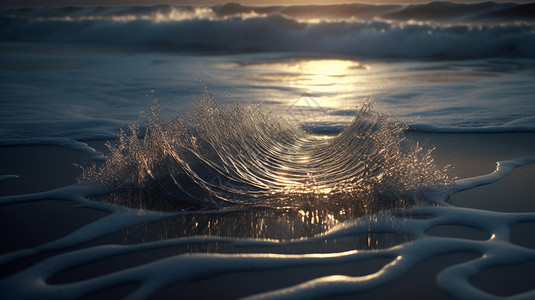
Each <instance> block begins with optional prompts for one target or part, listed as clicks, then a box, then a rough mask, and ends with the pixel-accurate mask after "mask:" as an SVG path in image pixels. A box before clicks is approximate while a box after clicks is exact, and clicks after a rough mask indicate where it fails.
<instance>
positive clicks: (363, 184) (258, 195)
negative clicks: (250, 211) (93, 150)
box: [81, 88, 451, 209]
mask: <svg viewBox="0 0 535 300" xmlns="http://www.w3.org/2000/svg"><path fill="white" fill-rule="evenodd" d="M159 112H160V108H159V106H158V105H155V107H153V109H152V113H151V115H150V116H149V117H147V129H146V131H145V133H144V138H139V137H138V136H139V135H140V126H139V125H138V124H137V123H134V124H133V125H131V126H130V133H127V132H123V131H121V132H120V134H119V139H118V141H117V143H115V144H111V143H108V148H109V150H110V152H111V153H110V155H109V158H108V159H107V161H106V162H105V163H104V164H103V165H102V166H100V167H96V166H93V167H91V168H89V169H86V170H85V171H84V173H83V175H82V177H81V178H82V179H83V180H96V181H99V182H101V183H103V184H105V185H108V186H111V187H112V188H114V189H115V190H121V191H130V192H132V191H142V193H149V194H154V193H156V195H157V196H158V197H163V198H165V199H167V200H170V201H175V202H176V201H178V202H182V203H184V204H193V205H195V206H201V207H207V206H208V207H210V206H225V205H228V204H240V205H256V206H277V207H280V206H292V207H296V206H301V205H303V204H311V203H312V204H314V203H323V204H325V202H327V201H328V202H330V203H333V202H336V203H348V202H351V201H353V202H354V201H361V202H362V203H361V204H362V207H364V208H366V207H367V208H369V209H373V208H374V207H382V208H391V207H403V206H405V205H407V204H414V203H417V202H421V201H425V200H427V199H424V198H423V196H422V195H423V193H422V191H424V190H426V193H427V192H429V190H430V189H431V190H435V189H439V188H440V187H443V186H444V185H446V184H448V183H451V179H450V178H449V177H448V176H447V175H446V174H447V173H446V172H445V171H444V170H440V169H438V168H437V167H436V166H435V165H434V163H433V158H432V156H431V151H432V150H425V149H423V148H422V147H421V146H420V145H419V144H418V143H416V142H413V141H411V140H408V139H406V138H405V137H404V135H403V131H404V130H405V129H406V126H405V125H404V124H402V123H394V122H391V120H390V119H389V118H388V117H387V116H385V115H382V114H380V113H378V112H376V111H374V110H373V107H372V105H371V104H370V103H366V104H364V105H363V106H362V108H361V109H360V111H359V112H358V114H357V115H356V117H355V120H354V121H353V123H352V124H351V125H350V126H349V127H348V128H346V129H345V130H343V131H342V132H341V133H340V134H338V135H337V136H334V137H332V136H318V135H314V134H311V133H308V132H306V131H304V130H302V129H301V128H299V127H298V125H296V124H293V123H291V122H288V121H287V120H285V119H284V118H282V117H276V116H273V115H271V114H269V113H266V112H263V111H262V110H261V108H260V107H258V106H247V105H240V104H236V105H230V106H220V105H218V104H217V103H216V101H215V100H214V97H213V96H212V94H211V93H210V92H209V90H208V89H207V88H205V94H204V96H203V97H202V99H201V100H200V102H199V103H198V105H197V106H196V107H194V108H193V110H192V112H191V113H190V114H187V115H181V116H178V117H175V118H173V119H172V120H171V121H168V122H165V121H163V120H162V119H161V118H160V116H159ZM427 194H428V193H427ZM141 198H143V197H141ZM355 199H358V200H355ZM134 205H138V204H134Z"/></svg>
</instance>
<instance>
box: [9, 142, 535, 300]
mask: <svg viewBox="0 0 535 300" xmlns="http://www.w3.org/2000/svg"><path fill="white" fill-rule="evenodd" d="M408 136H409V137H410V138H413V139H416V140H418V141H420V142H421V143H424V144H428V145H433V146H435V147H436V150H435V152H434V156H435V159H436V162H437V163H438V164H439V165H441V166H444V165H446V164H451V165H452V166H453V171H452V175H453V176H455V177H458V178H466V177H472V176H477V175H483V174H486V173H490V172H492V171H493V170H494V169H495V166H496V161H499V160H510V159H515V158H520V157H524V156H535V134H532V133H499V134H448V133H440V134H439V133H434V134H427V133H408ZM88 144H90V145H91V146H93V147H95V148H96V149H97V150H103V148H104V147H103V142H102V141H96V142H88ZM0 161H1V163H0V175H17V176H18V178H14V179H8V180H4V181H0V196H6V195H16V194H26V193H35V192H41V191H47V190H51V189H55V188H59V187H62V186H66V185H69V184H73V183H75V182H76V178H77V177H78V176H79V175H80V174H81V169H80V168H79V167H77V166H75V165H74V164H78V165H81V166H88V165H90V164H92V161H91V158H90V156H89V155H88V154H86V153H83V152H80V151H77V150H72V149H68V148H63V147H57V146H12V147H0ZM534 179H535V165H527V166H523V167H520V168H518V169H517V170H515V171H513V172H512V173H511V174H510V175H509V176H507V177H506V178H504V179H502V180H501V181H498V182H496V183H494V184H490V185H486V186H481V187H477V188H474V189H471V190H467V191H463V192H460V193H457V194H454V195H452V197H451V200H450V202H451V203H452V204H453V205H456V206H461V207H470V208H475V209H483V210H491V211H504V212H534V211H535V196H534V195H535V186H534V185H533V180H534ZM106 214H107V213H106V212H102V211H96V210H93V209H87V208H82V207H77V206H76V205H75V204H73V203H70V202H67V201H57V200H55V199H50V201H40V202H30V203H24V204H12V205H5V206H0V228H2V229H1V232H0V239H1V240H2V241H4V242H3V243H2V245H1V246H0V254H2V253H7V252H10V251H14V250H17V249H24V248H31V247H34V246H37V245H39V244H42V243H45V242H48V241H52V240H54V239H57V238H59V237H61V236H64V235H66V234H68V233H69V232H72V231H74V230H75V229H77V228H80V227H82V226H83V225H85V224H89V223H90V222H92V221H94V220H96V219H98V218H101V217H103V216H105V215H106ZM463 230H466V228H465V229H463V228H462V227H461V228H459V227H454V226H452V227H450V228H441V229H440V230H436V231H435V232H433V233H428V234H432V235H438V236H441V235H443V236H464V238H469V239H481V237H480V236H479V235H478V234H477V233H470V232H463ZM533 232H535V224H532V223H524V224H517V225H515V226H513V227H512V228H511V242H513V243H515V244H518V245H521V246H524V247H528V248H535V239H534V238H533ZM124 238H125V237H124V236H123V234H122V233H117V234H113V235H111V236H108V237H106V238H105V239H103V240H100V241H96V242H95V243H97V244H99V243H118V244H121V243H123V242H124ZM130 238H132V237H130ZM134 239H135V238H134ZM143 239H145V237H143ZM86 246H87V245H86ZM339 247H340V245H338V246H336V247H335V248H336V250H341V249H342V248H340V249H339ZM348 247H349V246H348ZM261 250H262V249H259V251H261ZM310 250H311V251H314V250H313V248H311V249H310ZM333 250H334V248H333ZM227 251H233V250H232V249H230V250H227ZM267 251H269V249H268V250H267ZM50 255H54V254H53V253H49V254H44V255H42V256H39V257H34V258H32V259H30V260H28V259H26V260H24V261H16V262H13V263H10V264H9V266H4V267H3V268H1V269H3V270H2V272H0V278H4V277H6V276H9V274H12V273H13V272H16V271H17V270H20V269H22V268H24V266H26V265H28V264H32V263H35V262H36V261H38V260H40V259H44V258H46V257H49V256H50ZM147 255H148V256H149V258H147V257H146V256H147ZM151 255H152V256H153V257H152V258H151V257H150V256H151ZM165 255H172V252H165V251H164V252H161V253H152V254H150V253H149V254H147V253H140V254H138V255H137V256H136V255H134V256H132V257H130V258H129V262H128V263H126V265H135V264H136V263H139V261H140V259H141V258H142V257H145V258H146V260H148V261H151V260H155V259H158V257H162V256H165ZM477 256H478V255H477V254H476V253H453V254H449V255H445V256H441V257H435V258H433V259H431V260H428V261H424V262H422V263H420V264H419V265H417V266H416V267H415V268H413V269H412V270H410V271H409V272H408V273H407V274H405V276H403V277H402V278H400V279H399V280H396V281H394V282H391V283H389V284H387V285H385V286H383V287H381V288H378V289H375V290H372V291H369V292H366V293H362V294H359V295H358V297H359V298H363V299H372V298H373V299H377V298H390V297H394V296H395V297H396V298H398V299H399V298H402V299H412V298H418V297H419V298H431V297H432V298H434V299H449V296H448V295H447V294H445V293H444V292H443V291H441V290H440V289H439V288H438V287H437V286H436V284H435V281H434V278H435V277H436V274H437V273H438V272H439V271H441V270H442V269H444V268H445V267H447V266H449V265H451V264H454V263H458V262H462V261H466V260H470V259H473V258H475V257H477ZM386 262H387V261H381V260H375V261H369V262H365V263H361V264H358V265H355V266H330V267H329V266H317V267H314V266H310V267H302V268H295V269H291V270H275V271H262V272H247V273H233V274H226V275H222V276H218V277H213V278H207V279H202V280H199V281H196V282H192V283H189V284H184V283H183V284H180V285H177V286H172V287H168V288H165V289H163V290H161V291H160V292H159V293H157V294H155V295H153V297H152V299H166V298H169V299H171V298H175V297H176V295H177V293H181V295H196V296H197V297H200V298H205V299H209V298H212V297H213V296H215V295H217V296H218V298H219V299H234V298H236V297H241V296H247V295H250V294H252V293H258V292H262V291H267V290H270V289H273V288H280V287H284V286H288V285H291V284H296V283H300V282H303V281H305V280H309V279H311V278H313V277H311V275H314V276H316V275H317V276H319V275H331V274H347V275H353V276H357V275H365V274H370V273H373V272H375V271H376V270H378V269H380V268H381V267H382V266H383V265H384V264H385V263H386ZM108 263H110V262H108ZM503 268H505V269H503ZM503 268H502V269H500V268H493V269H489V270H487V271H485V272H482V273H481V274H479V275H478V276H476V277H474V278H473V280H472V281H471V282H472V284H474V285H475V286H477V287H479V288H481V289H483V290H486V291H488V292H491V293H494V294H497V295H510V294H514V293H518V292H521V291H525V290H526V289H528V290H529V289H535V281H534V280H533V279H532V278H535V270H534V268H533V264H530V263H527V264H526V265H525V266H504V267H503ZM507 268H509V269H507ZM110 269H114V267H113V266H112V267H110ZM504 270H506V271H507V270H508V272H509V271H511V272H513V271H514V272H513V273H511V274H513V275H511V276H509V277H508V280H507V281H504V284H502V285H500V289H499V290H495V285H496V280H499V279H496V278H499V276H500V274H502V273H503V272H504ZM78 272H79V273H87V272H89V273H90V272H97V271H96V270H95V269H91V268H89V269H87V268H85V269H84V268H80V269H79V270H78ZM279 272H280V273H279ZM74 273H76V272H74ZM281 274H286V275H284V276H282V275H281ZM69 276H79V277H81V278H83V277H90V276H91V274H78V275H76V274H73V272H71V274H70V275H69ZM73 278H74V277H73ZM273 278H276V279H273ZM57 280H60V279H57ZM237 281H243V282H244V283H246V284H245V286H246V288H241V287H240V286H244V285H242V284H236V282H237ZM270 282H271V283H270ZM507 282H508V283H507ZM206 286H210V289H205V288H204V287H206ZM135 287H136V285H135V284H132V285H126V286H118V287H116V288H112V289H106V290H103V291H99V292H97V293H94V294H90V295H86V297H85V298H87V299H97V298H98V299H104V298H117V297H119V298H120V297H123V296H125V295H127V294H128V292H129V291H131V290H133V289H134V288H135ZM199 291H202V292H201V293H199ZM355 297H356V296H355V295H345V296H340V297H339V298H336V299H354V298H355Z"/></svg>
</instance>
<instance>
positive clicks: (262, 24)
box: [0, 2, 535, 59]
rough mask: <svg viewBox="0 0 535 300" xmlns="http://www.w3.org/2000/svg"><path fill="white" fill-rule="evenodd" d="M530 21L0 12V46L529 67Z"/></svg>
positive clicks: (492, 8)
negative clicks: (471, 61) (521, 62)
mask: <svg viewBox="0 0 535 300" xmlns="http://www.w3.org/2000/svg"><path fill="white" fill-rule="evenodd" d="M534 11H535V6H534V5H533V4H513V3H502V4H498V3H478V4H471V5H466V4H454V3H442V2H440V3H430V4H423V5H365V4H346V5H323V6H322V5H319V6H314V5H312V6H266V7H261V6H244V5H240V4H236V3H229V4H225V5H218V6H211V7H210V6H174V5H158V6H149V7H135V6H126V7H59V8H58V7H46V8H38V9H4V10H1V11H0V27H1V28H2V30H1V31H0V40H2V41H4V42H37V43H42V42H47V43H84V44H96V45H108V46H109V45H113V46H118V47H129V49H131V48H132V47H139V48H141V49H153V50H160V49H165V50H181V51H184V50H195V51H202V50H209V51H213V50H223V51H236V52H248V51H290V52H291V51H295V52H305V53H317V54H321V53H330V54H338V55H349V56H354V57H373V58H375V57H378V58H384V57H394V58H435V59H436V58H443V59H460V58H485V57H504V56H506V57H524V58H533V57H535V56H534V53H535V35H534V22H535V13H534Z"/></svg>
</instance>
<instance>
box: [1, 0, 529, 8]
mask: <svg viewBox="0 0 535 300" xmlns="http://www.w3.org/2000/svg"><path fill="white" fill-rule="evenodd" d="M450 1H452V0H450ZM494 1H496V2H533V0H519V1H511V0H494ZM226 2H240V3H243V4H256V5H269V4H307V3H308V4H330V3H349V2H361V3H376V4H380V3H427V2H430V0H359V1H350V0H349V1H348V0H296V1H284V0H242V1H236V0H167V1H161V0H160V1H158V0H1V1H0V6H1V7H28V6H55V5H61V6H67V5H73V6H77V5H154V4H162V3H168V4H199V5H200V4H218V3H226ZM452 2H465V3H469V2H482V1H478V0H453V1H452Z"/></svg>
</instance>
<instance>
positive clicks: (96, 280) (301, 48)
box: [0, 2, 535, 299]
mask: <svg viewBox="0 0 535 300" xmlns="http://www.w3.org/2000/svg"><path fill="white" fill-rule="evenodd" d="M408 131H415V132H428V133H436V132H442V133H459V132H462V133H499V132H500V133H502V132H535V4H533V3H524V4H517V3H493V2H484V3H477V4H455V3H449V2H432V3H429V4H421V5H367V4H341V5H322V6H317V5H301V6H297V5H287V6H246V5H240V4H237V3H228V4H223V5H217V6H174V5H158V6H110V7H100V6H99V7H72V6H71V7H43V8H5V9H1V10H0V146H15V145H59V146H65V147H70V148H74V149H78V150H82V151H85V152H88V153H89V154H91V155H92V156H93V157H94V160H95V165H94V166H82V167H83V174H82V176H81V177H80V179H79V181H80V182H79V183H78V184H75V185H72V186H67V187H64V188H61V189H58V190H53V191H49V192H45V193H40V194H29V195H18V196H11V197H3V198H0V204H1V205H2V206H3V207H6V206H9V205H12V204H14V203H24V202H35V201H48V200H50V199H54V200H57V199H61V200H67V201H71V202H74V203H77V204H78V205H81V206H83V207H86V208H91V209H95V210H100V211H105V212H107V216H106V217H103V218H101V219H98V220H96V221H94V222H92V223H89V224H88V225H87V226H85V227H82V228H80V229H79V230H77V231H74V232H72V233H70V234H69V235H66V236H65V237H63V238H59V239H57V240H55V241H52V242H50V243H46V244H43V245H40V246H37V247H34V248H31V249H18V250H16V251H12V252H8V253H3V254H2V255H0V263H2V264H10V265H11V266H12V265H13V264H16V262H17V261H18V260H21V259H28V258H31V257H32V256H36V255H38V254H39V253H48V252H50V253H60V254H57V255H50V257H46V258H42V259H41V260H40V261H39V262H36V263H35V264H32V265H30V266H28V267H27V268H23V269H22V270H21V271H20V272H18V273H14V274H11V275H10V276H7V277H6V278H3V279H2V280H0V287H1V291H2V292H0V296H2V294H3V295H4V296H6V297H7V298H9V299H31V298H36V297H42V298H55V299H59V298H60V297H61V298H62V299H76V298H79V297H81V296H83V295H87V294H88V293H93V292H95V291H99V290H103V289H107V288H112V287H114V286H118V285H119V286H121V285H127V290H128V293H127V294H126V295H129V296H128V297H129V298H128V299H146V298H150V297H155V298H158V297H157V295H158V292H161V291H162V290H165V289H169V287H171V286H173V285H176V284H177V283H181V284H185V283H187V282H191V281H195V280H205V279H206V278H211V277H213V276H220V275H222V274H223V275H225V274H230V273H235V272H246V271H247V272H248V271H263V270H272V269H275V270H278V269H288V268H297V267H299V266H308V265H316V266H318V265H329V264H333V263H337V264H349V263H354V262H360V261H365V260H368V259H375V260H377V259H383V260H385V263H384V264H383V266H382V267H380V268H379V269H378V270H377V271H376V272H375V273H371V275H368V276H350V275H351V274H344V275H336V274H328V275H333V276H324V277H322V276H319V275H318V276H317V277H316V278H310V279H309V280H306V281H305V280H304V281H302V282H296V283H293V284H291V285H288V286H277V287H271V288H267V290H266V289H264V290H262V289H258V290H254V291H250V292H249V291H248V290H247V289H243V293H242V294H239V293H238V294H239V296H240V297H244V296H252V297H256V298H262V299H264V298H275V299H285V298H291V299H293V298H295V297H304V298H321V297H331V296H333V295H338V294H351V293H360V292H363V291H369V290H373V289H374V288H376V287H378V286H381V285H382V284H385V283H387V282H391V281H394V280H396V278H398V277H399V276H400V275H399V274H400V273H403V272H404V271H406V270H408V269H411V268H413V267H414V266H415V265H417V264H418V263H420V262H422V261H424V260H425V259H427V258H431V257H435V256H438V255H443V254H451V253H457V252H462V251H465V252H474V253H480V254H481V253H482V254H485V255H483V256H481V257H480V258H478V259H475V260H472V261H470V262H468V263H464V264H458V265H455V266H453V267H450V268H448V269H446V270H445V271H444V272H443V273H440V276H439V278H438V279H437V282H438V285H439V286H440V288H441V289H442V290H445V291H446V292H447V293H448V294H449V295H451V296H453V297H455V298H464V299H475V298H486V297H490V296H489V294H488V293H486V292H484V291H482V290H480V289H477V288H475V287H474V286H472V285H471V284H469V281H468V280H469V278H470V276H472V275H473V272H474V270H481V269H484V268H488V267H492V266H495V265H500V264H507V263H511V264H513V263H521V262H524V261H533V260H535V253H534V252H533V250H529V249H526V248H523V247H520V246H516V245H513V244H511V243H509V242H508V238H509V237H508V233H507V228H508V226H510V225H512V224H516V223H525V222H534V221H535V215H534V214H533V213H521V214H515V213H489V212H485V211H475V210H467V209H462V208H458V207H454V206H451V205H449V204H448V203H447V201H448V199H449V196H450V195H452V194H453V193H455V192H458V191H462V190H467V189H471V188H474V187H476V186H479V185H483V184H488V183H492V182H495V181H498V180H500V179H501V178H503V177H505V176H507V174H509V173H510V172H511V171H512V170H513V169H514V168H516V167H519V166H523V165H527V164H532V163H534V162H535V159H534V158H533V157H531V158H530V157H527V158H519V159H517V160H512V161H507V162H502V163H501V164H499V166H498V168H497V170H496V172H494V173H492V174H488V175H484V174H482V176H481V177H476V178H468V179H456V178H452V177H451V176H449V175H448V170H446V169H441V168H439V167H438V166H436V165H435V164H434V161H433V157H432V149H427V148H425V147H424V146H422V145H420V144H418V143H417V142H414V141H412V140H410V139H408V138H406V137H405V133H406V132H408ZM95 140H110V143H109V144H108V150H107V152H99V151H97V150H95V149H93V148H91V147H89V146H88V144H87V143H90V141H95ZM497 142H499V141H497ZM9 180H17V174H0V181H9ZM0 208H1V207H0ZM448 224H450V225H451V224H457V225H459V226H465V227H471V228H477V229H479V230H481V231H482V232H484V233H485V234H487V235H488V237H487V238H488V240H487V243H482V242H480V241H469V240H463V239H455V238H437V237H432V236H429V235H426V234H425V232H426V231H427V230H428V229H430V228H432V227H433V226H439V225H448ZM116 232H126V233H127V235H128V236H129V239H130V240H129V241H126V239H124V240H123V244H121V246H118V245H115V244H114V242H111V243H105V242H101V243H99V244H98V245H96V246H95V245H91V244H87V243H88V242H91V241H95V240H99V239H101V238H103V237H106V236H107V235H109V234H112V233H116ZM147 232H149V233H147ZM162 232H165V234H163V233H162ZM487 238H486V239H487ZM73 246H76V247H77V248H74V249H76V250H72V251H71V250H66V249H71V248H72V247H73ZM171 248H173V249H175V248H177V249H179V250H178V252H176V253H173V255H168V256H166V257H165V258H160V259H154V260H153V261H149V262H145V263H140V264H139V265H129V267H128V268H124V269H121V270H114V271H109V272H108V273H106V274H101V275H95V276H94V277H92V278H90V279H87V278H83V279H79V280H74V279H73V280H69V279H66V278H68V276H66V275H64V276H63V277H62V276H61V274H64V273H65V272H67V271H68V270H71V269H73V268H74V269H76V268H80V267H81V266H84V265H86V264H96V265H97V266H98V264H99V263H100V264H102V263H101V261H103V260H105V259H110V258H114V257H123V256H127V255H133V254H135V253H139V252H143V251H145V252H147V251H148V252H150V251H156V250H158V249H171ZM266 249H267V250H266ZM504 249H505V250H504ZM364 250H369V251H364ZM372 250H373V251H372ZM58 251H59V252H58ZM261 252H262V253H261ZM281 272H283V271H281ZM97 273H98V272H97ZM58 274H60V275H58ZM154 274H156V275H154ZM334 275H336V276H334ZM62 278H63V279H62ZM39 282H44V283H43V284H39ZM134 282H135V283H136V284H135V285H134V284H133V283H134ZM237 290H240V289H237ZM172 293H173V291H172V290H168V291H167V294H165V293H164V294H160V296H162V297H163V296H169V295H172ZM533 293H535V291H533V290H532V291H528V292H526V293H524V294H520V295H519V299H529V298H530V297H533V296H534V294H533ZM155 295H156V296H155ZM125 297H126V296H125ZM474 297H475V298H474ZM0 298H3V297H0ZM7 298H6V299H7Z"/></svg>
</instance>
